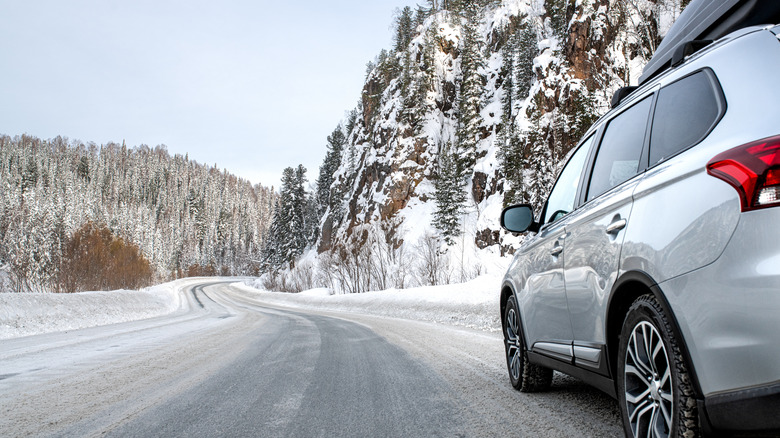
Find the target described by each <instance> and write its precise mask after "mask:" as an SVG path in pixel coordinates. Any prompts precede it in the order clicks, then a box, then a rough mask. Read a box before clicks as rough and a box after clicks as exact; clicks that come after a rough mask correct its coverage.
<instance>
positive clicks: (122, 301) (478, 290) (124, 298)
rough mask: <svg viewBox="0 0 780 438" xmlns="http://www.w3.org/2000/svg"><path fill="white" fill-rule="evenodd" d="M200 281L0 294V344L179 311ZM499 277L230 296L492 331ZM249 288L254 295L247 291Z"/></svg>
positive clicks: (240, 289) (246, 285) (240, 286)
mask: <svg viewBox="0 0 780 438" xmlns="http://www.w3.org/2000/svg"><path fill="white" fill-rule="evenodd" d="M203 280H204V279H203V278H200V279H195V278H191V279H182V280H177V281H173V282H170V283H165V284H161V285H158V286H154V287H151V288H147V289H144V290H140V291H112V292H82V293H74V294H37V293H0V339H9V338H16V337H21V336H29V335H34V334H41V333H50V332H58V331H67V330H75V329H79V328H86V327H94V326H99V325H107V324H113V323H118V322H126V321H134V320H140V319H145V318H152V317H156V316H161V315H166V314H169V313H172V312H174V311H176V310H177V309H179V308H180V307H181V306H182V305H183V299H182V297H183V295H182V294H183V293H184V291H185V289H186V288H187V286H191V285H192V284H194V283H198V282H202V281H203ZM500 282H501V277H500V276H499V275H496V274H489V275H482V276H480V277H478V278H476V279H474V280H471V281H469V282H466V283H461V284H450V285H442V286H426V287H417V288H411V289H403V290H398V289H390V290H385V291H379V292H368V293H363V294H348V295H331V294H330V293H329V292H328V290H327V289H313V290H309V291H305V292H301V293H299V294H290V293H279V292H268V291H263V290H260V289H257V288H256V287H259V286H256V285H255V284H254V282H252V281H238V280H236V281H235V282H234V283H233V286H234V290H235V291H236V293H238V294H241V295H243V296H246V297H249V298H251V299H253V300H256V301H259V302H264V303H268V304H273V305H280V306H287V307H293V308H301V309H318V310H333V311H347V312H356V313H363V314H370V315H380V316H389V317H395V318H405V319H412V320H420V321H430V322H438V323H444V324H451V325H458V326H464V327H471V328H476V329H480V330H486V331H498V330H500V324H499V317H498V300H499V290H500V286H501V283H500ZM253 286H255V287H253Z"/></svg>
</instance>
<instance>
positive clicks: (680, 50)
mask: <svg viewBox="0 0 780 438" xmlns="http://www.w3.org/2000/svg"><path fill="white" fill-rule="evenodd" d="M710 44H712V40H693V41H686V42H684V43H680V45H678V46H677V47H675V49H674V53H672V67H677V66H678V65H680V64H682V63H683V61H685V57H686V56H689V55H693V54H694V53H696V52H698V51H699V50H701V49H703V48H705V47H707V46H709V45H710Z"/></svg>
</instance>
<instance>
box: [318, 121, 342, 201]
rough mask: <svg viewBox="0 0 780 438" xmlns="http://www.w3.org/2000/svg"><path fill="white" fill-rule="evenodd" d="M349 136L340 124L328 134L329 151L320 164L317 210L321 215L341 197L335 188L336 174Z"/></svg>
mask: <svg viewBox="0 0 780 438" xmlns="http://www.w3.org/2000/svg"><path fill="white" fill-rule="evenodd" d="M346 142H347V138H346V136H345V135H344V130H343V128H342V126H341V124H339V125H338V126H337V127H336V129H334V130H333V133H331V134H330V135H329V136H328V146H327V148H328V151H327V152H326V153H325V160H323V162H322V165H321V166H320V175H319V177H318V178H317V198H316V200H317V212H318V214H319V215H320V216H322V215H324V214H325V212H326V211H327V210H328V209H329V208H331V209H332V208H333V206H334V204H335V203H336V202H340V201H341V200H340V199H337V198H338V197H337V196H335V195H336V193H335V192H334V188H333V181H334V175H335V173H336V171H337V170H338V168H339V165H340V164H341V155H342V152H343V151H344V145H345V144H346Z"/></svg>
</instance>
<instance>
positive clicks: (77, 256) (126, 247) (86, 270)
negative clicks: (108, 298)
mask: <svg viewBox="0 0 780 438" xmlns="http://www.w3.org/2000/svg"><path fill="white" fill-rule="evenodd" d="M151 281H152V267H151V264H150V263H149V261H148V260H146V258H145V257H144V256H143V254H141V251H140V249H139V248H138V246H136V245H134V244H132V243H130V242H127V241H125V240H124V239H122V238H121V237H116V236H114V234H113V233H112V232H111V230H109V229H108V228H106V227H105V226H99V225H96V224H94V223H93V222H88V223H87V224H85V225H84V226H82V227H81V228H80V229H79V230H77V231H76V232H75V233H73V235H72V236H71V237H70V239H69V240H68V242H67V244H66V246H65V249H64V251H63V260H62V270H61V281H60V289H61V290H62V291H65V292H78V291H85V290H115V289H138V288H140V287H144V286H148V285H149V284H150V283H151Z"/></svg>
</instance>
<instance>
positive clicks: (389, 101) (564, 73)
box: [319, 0, 681, 252]
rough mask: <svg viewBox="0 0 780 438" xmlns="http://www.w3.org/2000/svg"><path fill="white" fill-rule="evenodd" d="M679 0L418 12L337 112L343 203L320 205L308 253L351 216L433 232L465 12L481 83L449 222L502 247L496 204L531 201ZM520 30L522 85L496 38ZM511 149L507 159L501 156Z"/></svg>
mask: <svg viewBox="0 0 780 438" xmlns="http://www.w3.org/2000/svg"><path fill="white" fill-rule="evenodd" d="M680 1H681V0H657V1H651V0H636V1H632V2H624V1H619V0H582V1H577V2H574V1H571V0H545V1H544V2H543V4H544V8H540V7H539V4H540V2H539V1H536V0H503V1H502V2H500V3H497V2H487V3H488V4H489V5H488V6H485V7H482V8H479V9H478V10H477V11H476V13H473V12H471V15H469V14H470V13H469V12H468V11H461V12H455V11H447V10H440V11H430V12H427V13H426V12H418V16H417V17H416V18H417V20H416V21H417V22H418V23H422V24H419V25H418V26H417V27H416V28H414V29H411V30H410V31H409V32H410V34H409V35H406V37H408V41H409V44H408V46H406V47H405V48H403V49H401V50H395V51H393V52H389V53H388V52H383V53H382V54H381V55H380V56H379V58H377V60H376V62H374V63H373V64H372V65H371V69H370V71H369V73H368V75H367V78H366V82H365V84H364V86H363V95H362V96H363V97H362V99H361V102H360V104H359V106H358V108H357V109H356V111H353V115H354V119H353V120H350V121H349V122H348V123H347V128H348V132H347V137H348V147H345V148H344V156H343V158H342V166H341V168H340V169H339V171H338V172H337V175H336V178H335V182H334V186H333V187H334V188H333V192H336V193H340V194H341V196H343V207H342V208H341V209H340V210H338V211H332V210H328V211H327V212H326V214H325V217H324V218H323V220H322V222H321V223H322V230H321V238H320V242H319V248H320V250H321V251H322V250H327V249H329V248H331V247H333V245H334V244H338V243H339V242H344V241H346V239H347V238H348V237H349V235H350V233H351V231H352V230H353V229H354V228H355V227H356V226H358V225H361V224H367V223H374V222H383V221H389V220H391V219H394V218H396V219H398V218H400V220H401V222H402V227H401V228H403V229H405V230H406V231H407V237H408V238H409V239H414V237H416V236H418V235H420V233H422V231H421V230H422V229H433V227H432V226H431V221H432V217H433V216H432V212H433V211H434V210H435V208H436V207H435V205H434V202H433V195H434V190H435V189H434V181H435V179H436V178H437V176H438V174H439V167H438V166H439V157H440V156H441V154H442V153H443V151H446V150H455V151H457V150H458V149H457V148H458V145H459V143H460V141H461V138H460V137H459V129H460V128H461V127H462V126H463V120H462V116H463V115H462V114H460V110H459V108H461V106H460V103H461V102H460V99H461V98H462V94H463V93H462V92H463V89H462V88H463V83H464V77H463V74H464V68H465V67H464V65H463V64H462V63H463V62H464V61H463V60H464V59H465V58H467V56H465V55H464V50H468V48H467V47H466V46H464V31H465V30H464V29H465V28H466V24H467V23H468V20H473V22H474V23H476V25H475V28H476V29H477V32H478V40H479V41H478V49H479V53H480V56H481V65H480V66H479V67H478V69H477V71H478V73H479V75H480V77H481V83H482V84H483V90H482V96H481V111H480V114H479V117H480V119H479V130H478V135H477V136H476V137H477V144H476V151H474V156H476V163H474V164H473V168H472V167H470V168H468V169H465V170H464V173H465V176H464V178H465V180H466V181H467V183H466V185H465V187H464V188H463V190H464V191H465V192H466V193H467V195H466V198H467V203H466V204H467V205H465V207H464V217H463V219H462V220H463V223H464V224H466V225H464V227H466V226H468V227H476V228H475V229H471V230H468V232H467V234H468V235H469V236H472V237H471V238H472V239H473V242H472V245H475V246H476V247H479V248H485V247H490V246H494V245H498V247H499V248H503V247H502V245H503V244H504V242H503V241H504V239H505V238H506V237H507V236H506V235H505V233H504V232H503V231H502V230H500V227H499V224H498V213H500V208H501V206H502V205H503V204H504V203H506V202H518V201H523V202H531V203H533V204H535V205H537V206H540V204H541V202H542V200H543V199H544V198H545V196H546V191H547V190H549V186H550V185H551V183H552V181H554V176H555V172H556V171H557V168H558V165H559V163H560V161H561V160H562V159H563V158H564V157H565V156H566V154H567V152H568V151H569V150H570V149H571V148H572V147H573V146H574V145H576V143H577V141H579V139H580V136H581V135H582V134H583V133H584V132H585V130H587V128H588V127H589V126H590V125H591V123H592V122H593V121H595V120H596V119H597V118H598V117H599V116H600V115H601V114H603V113H604V112H605V111H606V110H607V109H608V102H609V100H610V99H611V95H612V93H613V92H614V90H616V89H617V88H620V87H622V86H625V85H628V84H629V83H633V84H635V83H636V78H638V76H639V74H641V67H642V66H643V65H644V63H646V61H647V60H648V59H649V57H650V55H651V54H652V50H653V49H654V47H655V46H657V44H658V42H660V36H661V35H662V34H663V33H664V32H665V30H666V29H667V28H668V26H669V25H671V22H672V21H673V20H674V18H675V17H676V16H677V15H679V13H680V11H681V6H680ZM465 9H469V8H468V7H467V8H465ZM556 23H557V24H556ZM522 29H532V30H533V36H534V37H535V38H534V39H533V41H532V42H531V43H530V44H526V46H525V48H526V49H528V50H530V51H531V53H532V55H531V57H530V58H529V59H532V65H530V66H529V67H530V68H531V72H532V74H531V75H530V76H529V77H528V78H526V79H525V81H526V83H525V84H524V89H525V90H527V92H525V93H524V95H522V96H521V95H519V94H517V92H516V91H515V89H516V88H517V87H518V78H520V77H521V76H519V74H518V73H517V70H516V68H517V67H516V64H517V62H515V59H519V56H520V55H518V54H517V52H513V51H510V50H508V47H509V46H511V44H512V43H511V41H513V40H512V38H513V36H514V35H516V34H518V32H520V31H521V30H522ZM399 35H401V36H403V35H402V33H400V31H399ZM510 58H511V60H510ZM516 94H517V95H516ZM513 154H515V155H516V157H515V158H516V162H517V163H520V164H518V165H517V166H518V167H517V168H516V169H515V168H511V166H510V164H508V163H509V162H510V161H511V160H510V158H511V156H513ZM508 191H511V193H513V195H512V196H513V197H512V198H511V199H509V198H508V197H507V196H506V193H509V192H508ZM504 249H505V248H504ZM502 252H503V249H502Z"/></svg>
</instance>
